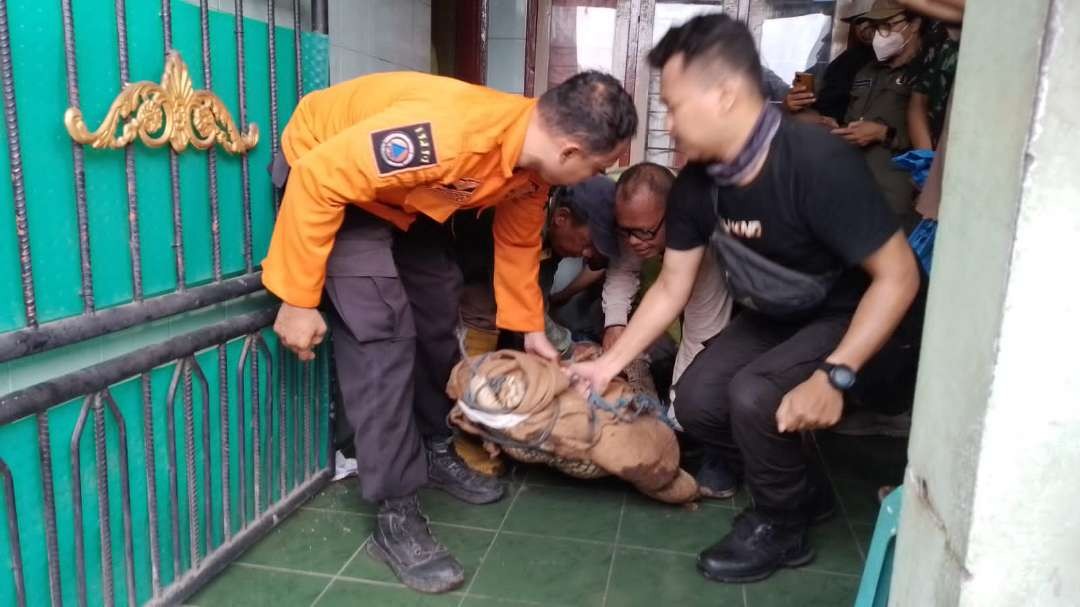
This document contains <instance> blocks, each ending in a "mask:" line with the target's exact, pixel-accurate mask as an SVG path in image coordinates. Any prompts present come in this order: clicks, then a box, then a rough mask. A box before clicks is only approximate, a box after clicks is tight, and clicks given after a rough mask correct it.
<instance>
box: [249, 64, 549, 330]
mask: <svg viewBox="0 0 1080 607" xmlns="http://www.w3.org/2000/svg"><path fill="white" fill-rule="evenodd" d="M535 111H536V100H534V99H527V98H525V97H522V96H520V95H510V94H506V93H501V92H498V91H494V90H492V89H489V88H485V87H482V86H476V85H471V84H468V83H465V82H461V81H458V80H454V79H451V78H442V77H439V76H431V75H427V74H420V73H412V72H407V73H406V72H402V73H383V74H373V75H370V76H363V77H360V78H356V79H355V80H351V81H348V82H343V83H341V84H337V85H335V86H332V87H330V88H328V89H324V90H321V91H316V92H313V93H311V94H309V95H307V96H305V97H304V98H303V99H301V100H300V103H299V104H298V105H297V107H296V111H295V112H294V114H293V116H292V118H291V119H290V120H289V123H288V124H287V125H286V126H285V130H284V132H283V133H282V138H281V145H282V152H283V153H284V154H285V158H286V159H287V160H288V162H289V166H290V167H291V169H292V170H291V172H290V174H289V181H288V185H287V186H286V188H285V197H284V199H283V200H282V203H281V209H280V211H279V214H278V218H277V223H276V224H275V225H274V233H273V236H272V237H271V240H270V250H269V252H268V254H267V256H266V259H265V260H264V261H263V284H264V285H265V286H266V288H267V289H269V290H270V291H271V292H273V293H274V294H275V295H277V296H278V297H280V298H281V299H282V300H283V301H285V302H287V303H290V304H292V305H295V306H300V307H307V308H311V307H315V306H317V305H318V304H319V300H320V298H321V295H322V289H323V283H324V282H325V279H326V261H327V258H328V257H329V255H330V251H331V249H332V248H333V246H334V236H335V234H336V233H337V230H338V228H340V227H341V223H342V221H343V218H344V215H345V205H347V204H355V205H357V206H359V207H360V208H362V209H364V210H365V211H367V212H369V213H371V214H372V215H376V216H378V217H381V218H382V219H385V220H386V221H388V222H390V223H392V224H394V226H396V227H397V228H398V229H400V230H407V229H408V228H409V225H410V224H411V223H412V222H413V220H414V219H415V218H416V214H417V213H423V214H424V215H427V216H428V217H431V218H432V219H434V220H436V221H439V222H444V221H446V219H447V218H449V217H450V215H451V214H453V213H454V212H455V211H459V210H462V209H480V208H484V207H489V206H493V205H496V204H497V205H498V207H497V208H496V210H495V221H494V236H495V300H496V303H497V305H498V312H497V315H496V323H497V324H498V326H499V327H502V328H505V329H510V330H514V331H524V332H529V331H543V330H544V317H543V300H542V299H541V294H540V287H539V283H538V272H539V263H540V249H541V234H540V233H541V230H542V228H543V225H544V220H545V211H544V205H545V202H546V199H547V192H548V185H547V184H546V183H544V182H543V180H541V179H540V177H539V176H538V175H537V174H536V173H534V172H532V171H524V170H517V171H515V170H514V167H515V165H516V164H517V162H518V158H519V157H520V155H521V149H522V146H523V145H524V142H525V131H526V129H527V127H528V124H529V120H530V118H531V117H532V115H533V113H534V112H535Z"/></svg>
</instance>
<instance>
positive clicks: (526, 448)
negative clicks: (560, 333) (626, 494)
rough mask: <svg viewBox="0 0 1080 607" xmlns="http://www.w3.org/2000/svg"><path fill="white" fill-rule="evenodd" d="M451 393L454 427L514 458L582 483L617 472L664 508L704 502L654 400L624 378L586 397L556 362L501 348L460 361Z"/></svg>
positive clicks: (454, 372)
mask: <svg viewBox="0 0 1080 607" xmlns="http://www.w3.org/2000/svg"><path fill="white" fill-rule="evenodd" d="M447 393H448V394H449V395H450V398H452V399H453V400H455V401H456V404H455V405H454V408H453V409H452V410H451V412H450V421H451V422H452V423H453V424H454V425H456V426H458V427H460V428H461V429H463V430H464V431H466V432H469V433H470V434H475V435H478V436H480V437H481V438H483V439H484V441H485V444H486V445H488V446H495V445H497V446H498V448H499V449H501V450H502V451H504V452H505V453H507V454H508V455H510V456H511V457H513V458H514V459H516V460H519V461H523V462H528V463H545V464H548V465H551V466H553V467H555V468H557V469H559V470H561V471H562V472H564V473H566V474H569V475H571V476H575V477H578V478H597V477H600V476H606V475H608V474H613V475H615V476H618V477H620V478H622V479H624V480H626V481H628V482H630V483H632V484H633V485H634V486H635V487H637V489H638V490H640V491H641V492H642V493H644V494H645V495H648V496H650V497H652V498H655V499H657V500H660V501H662V502H667V503H672V504H681V503H686V502H690V501H693V500H695V499H696V498H697V497H698V487H697V483H696V482H695V481H694V478H693V477H692V476H691V475H690V474H688V473H687V472H686V471H685V470H682V469H681V468H679V444H678V442H676V440H675V433H674V431H672V429H671V428H670V427H669V426H668V425H667V424H666V423H665V421H664V420H663V419H662V418H661V417H660V415H661V408H660V407H658V406H652V403H651V402H650V401H655V397H653V398H652V399H644V398H642V395H640V394H637V393H635V391H634V390H633V389H632V388H631V387H630V384H629V383H627V381H625V380H623V379H621V378H616V379H615V380H613V381H612V382H611V385H610V386H609V387H608V389H607V391H605V392H604V394H603V395H600V396H596V395H594V396H591V397H589V398H586V397H584V396H582V395H581V393H580V392H579V391H578V390H577V389H576V388H574V387H573V386H571V384H570V380H569V378H567V377H566V375H565V374H564V373H563V372H562V371H561V370H560V369H559V365H558V364H557V363H553V362H549V361H546V360H544V359H542V358H539V357H537V356H533V355H531V354H525V353H522V352H516V351H511V350H500V351H498V352H493V353H490V354H484V355H482V356H475V357H472V358H469V359H465V360H462V361H461V362H460V363H458V365H457V366H456V367H454V370H453V373H451V376H450V382H449V385H448V387H447Z"/></svg>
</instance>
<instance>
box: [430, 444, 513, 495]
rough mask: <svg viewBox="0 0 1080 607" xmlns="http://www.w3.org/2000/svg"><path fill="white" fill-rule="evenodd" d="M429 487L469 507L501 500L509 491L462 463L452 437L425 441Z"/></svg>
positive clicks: (496, 480) (496, 481)
mask: <svg viewBox="0 0 1080 607" xmlns="http://www.w3.org/2000/svg"><path fill="white" fill-rule="evenodd" d="M424 444H425V446H426V447H427V458H428V486H429V487H434V488H436V489H441V490H443V491H445V492H447V493H449V494H450V495H452V496H454V497H456V498H458V499H459V500H461V501H463V502H467V503H469V504H490V503H492V502H497V501H499V500H501V499H502V497H503V495H504V494H505V493H506V489H505V488H504V487H503V485H502V483H500V482H499V480H498V479H495V478H491V477H487V476H484V475H483V474H480V473H479V472H476V471H475V470H473V469H472V468H470V467H469V466H468V465H466V464H465V462H464V461H462V459H461V457H460V456H459V455H458V453H457V450H456V449H454V441H453V439H452V438H445V439H425V440H424Z"/></svg>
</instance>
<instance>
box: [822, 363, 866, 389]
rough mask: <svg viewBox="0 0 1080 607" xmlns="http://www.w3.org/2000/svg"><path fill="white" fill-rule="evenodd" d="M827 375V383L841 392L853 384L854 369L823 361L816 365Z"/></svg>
mask: <svg viewBox="0 0 1080 607" xmlns="http://www.w3.org/2000/svg"><path fill="white" fill-rule="evenodd" d="M818 369H821V370H822V371H824V372H825V374H826V375H828V376H829V384H830V385H831V386H832V387H834V388H836V389H837V390H839V391H841V392H847V391H848V390H850V389H851V388H852V387H853V386H854V385H855V380H856V378H857V376H856V374H855V370H854V369H852V368H851V367H849V366H847V365H834V364H832V363H827V362H823V363H821V364H820V365H818Z"/></svg>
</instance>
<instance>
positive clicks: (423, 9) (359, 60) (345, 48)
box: [329, 0, 431, 84]
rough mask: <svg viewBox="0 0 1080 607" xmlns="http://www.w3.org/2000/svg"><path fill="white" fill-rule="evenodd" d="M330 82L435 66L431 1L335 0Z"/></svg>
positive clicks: (331, 37)
mask: <svg viewBox="0 0 1080 607" xmlns="http://www.w3.org/2000/svg"><path fill="white" fill-rule="evenodd" d="M329 9H330V83H331V84H334V83H337V82H341V81H343V80H349V79H351V78H355V77H357V76H362V75H364V74H370V73H373V72H389V71H410V70H413V71H420V72H430V71H431V0H330V6H329Z"/></svg>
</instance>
